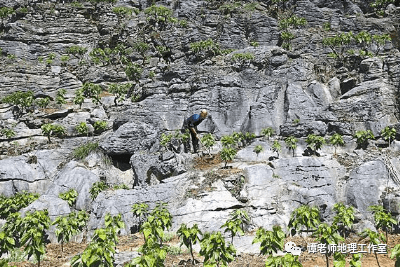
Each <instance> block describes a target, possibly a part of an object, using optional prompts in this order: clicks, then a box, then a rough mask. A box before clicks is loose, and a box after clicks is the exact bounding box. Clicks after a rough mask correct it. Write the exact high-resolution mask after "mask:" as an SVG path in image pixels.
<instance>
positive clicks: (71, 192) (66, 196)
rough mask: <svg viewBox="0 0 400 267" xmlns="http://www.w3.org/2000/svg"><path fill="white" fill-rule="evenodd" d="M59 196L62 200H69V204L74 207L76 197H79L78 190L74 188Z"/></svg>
mask: <svg viewBox="0 0 400 267" xmlns="http://www.w3.org/2000/svg"><path fill="white" fill-rule="evenodd" d="M58 197H59V198H61V199H62V200H65V201H67V202H68V205H69V206H70V207H72V205H73V204H74V203H75V201H76V198H77V197H78V192H76V190H75V189H73V188H72V189H70V190H68V191H66V192H64V193H60V194H58Z"/></svg>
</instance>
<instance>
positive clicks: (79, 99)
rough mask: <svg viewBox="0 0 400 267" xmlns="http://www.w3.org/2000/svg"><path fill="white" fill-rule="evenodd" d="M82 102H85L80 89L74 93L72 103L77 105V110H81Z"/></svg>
mask: <svg viewBox="0 0 400 267" xmlns="http://www.w3.org/2000/svg"><path fill="white" fill-rule="evenodd" d="M84 101H85V96H84V95H83V89H82V88H80V89H78V90H76V91H75V97H74V100H73V102H74V104H75V105H79V108H81V107H82V104H83V102H84Z"/></svg>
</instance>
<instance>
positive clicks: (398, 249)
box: [0, 233, 400, 267]
mask: <svg viewBox="0 0 400 267" xmlns="http://www.w3.org/2000/svg"><path fill="white" fill-rule="evenodd" d="M0 235H1V233H0ZM390 258H391V259H394V258H396V262H395V264H394V266H396V267H398V266H400V244H397V245H395V246H394V247H393V249H392V251H391V252H390Z"/></svg>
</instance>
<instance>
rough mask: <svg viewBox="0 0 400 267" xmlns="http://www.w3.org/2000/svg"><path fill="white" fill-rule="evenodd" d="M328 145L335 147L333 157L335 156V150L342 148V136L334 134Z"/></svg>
mask: <svg viewBox="0 0 400 267" xmlns="http://www.w3.org/2000/svg"><path fill="white" fill-rule="evenodd" d="M329 143H331V144H332V145H333V146H334V147H335V155H336V148H337V147H338V146H344V141H343V137H342V135H340V134H338V133H335V134H333V135H332V136H331V138H330V139H329Z"/></svg>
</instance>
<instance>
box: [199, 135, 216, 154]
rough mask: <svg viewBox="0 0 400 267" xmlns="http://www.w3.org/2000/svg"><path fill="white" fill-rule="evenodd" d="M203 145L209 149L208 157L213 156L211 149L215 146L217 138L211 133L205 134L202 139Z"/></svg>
mask: <svg viewBox="0 0 400 267" xmlns="http://www.w3.org/2000/svg"><path fill="white" fill-rule="evenodd" d="M201 143H202V144H203V146H205V147H206V148H207V149H208V155H210V156H211V148H212V147H213V146H214V145H215V138H214V136H213V135H212V134H211V133H208V134H205V135H204V136H203V137H202V138H201Z"/></svg>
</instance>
